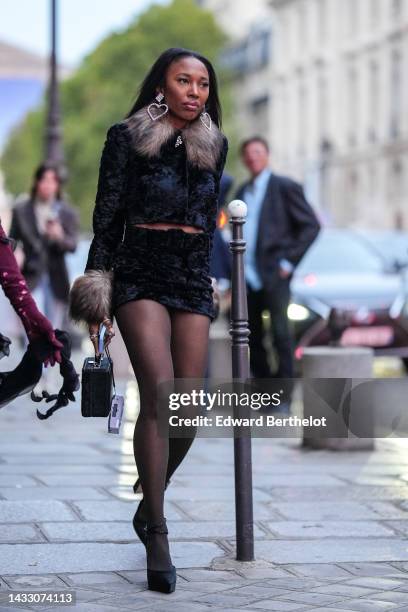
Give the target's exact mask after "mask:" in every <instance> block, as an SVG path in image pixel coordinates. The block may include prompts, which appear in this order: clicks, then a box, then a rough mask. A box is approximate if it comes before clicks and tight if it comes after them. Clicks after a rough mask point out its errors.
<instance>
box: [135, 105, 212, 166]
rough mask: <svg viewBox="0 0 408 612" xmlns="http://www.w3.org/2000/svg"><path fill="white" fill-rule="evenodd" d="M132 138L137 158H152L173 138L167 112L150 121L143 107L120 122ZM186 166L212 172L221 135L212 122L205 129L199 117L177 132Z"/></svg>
mask: <svg viewBox="0 0 408 612" xmlns="http://www.w3.org/2000/svg"><path fill="white" fill-rule="evenodd" d="M124 123H126V124H127V126H128V128H129V131H130V133H131V136H132V140H133V145H134V147H135V149H136V151H137V152H138V153H139V154H140V155H145V156H147V157H155V156H158V155H159V153H160V149H161V147H162V146H163V145H164V144H165V143H166V142H167V141H168V140H170V138H172V137H174V136H175V133H176V131H177V128H175V127H174V126H173V125H172V123H171V122H170V120H169V117H168V113H167V114H166V115H164V116H163V117H161V118H160V119H157V120H156V121H152V119H151V118H150V116H149V114H148V112H147V106H145V107H143V108H141V109H140V110H138V111H137V112H136V113H134V114H133V115H131V116H130V117H128V118H127V119H125V120H124ZM181 134H182V139H183V142H184V144H185V147H186V153H187V159H188V161H189V162H190V164H192V165H194V166H197V167H198V168H201V169H203V170H215V168H216V164H217V161H218V158H219V156H220V153H221V150H222V146H223V138H224V136H223V134H222V132H220V130H219V129H218V127H217V126H216V125H215V123H214V122H212V125H211V130H208V129H207V128H206V127H205V126H204V125H203V123H202V121H201V120H200V118H197V119H195V120H194V121H191V122H190V123H189V124H188V125H187V126H186V127H185V128H183V129H182V130H181Z"/></svg>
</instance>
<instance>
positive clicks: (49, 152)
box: [45, 0, 67, 180]
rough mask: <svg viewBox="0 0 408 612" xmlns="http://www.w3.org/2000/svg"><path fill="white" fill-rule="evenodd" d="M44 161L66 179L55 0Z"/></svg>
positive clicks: (53, 0) (52, 17)
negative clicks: (58, 75)
mask: <svg viewBox="0 0 408 612" xmlns="http://www.w3.org/2000/svg"><path fill="white" fill-rule="evenodd" d="M45 159H46V162H47V163H51V164H53V165H55V166H57V168H58V170H59V173H60V176H61V179H62V180H65V179H66V175H67V172H66V167H65V161H64V151H63V148H62V129H61V112H60V101H59V91H58V77H57V0H51V53H50V73H49V84H48V113H47V124H46V131H45Z"/></svg>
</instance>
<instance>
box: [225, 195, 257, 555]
mask: <svg viewBox="0 0 408 612" xmlns="http://www.w3.org/2000/svg"><path fill="white" fill-rule="evenodd" d="M228 211H229V213H230V223H231V225H232V240H231V242H230V249H231V252H232V283H231V321H230V323H231V327H230V330H229V332H230V334H231V338H232V344H231V351H232V378H233V379H234V380H235V381H236V380H237V379H239V380H240V381H241V382H242V383H245V382H246V381H247V380H248V378H249V345H248V336H249V334H250V331H249V328H248V305H247V295H246V283H245V273H244V253H245V246H246V242H245V240H244V239H243V231H242V230H243V225H244V223H245V217H246V213H247V206H246V204H245V202H242V201H241V200H233V201H232V202H230V204H229V206H228ZM234 386H235V385H234ZM237 386H238V387H239V384H238V385H237ZM243 412H246V414H245V415H244V414H243ZM249 412H250V408H244V410H243V407H235V406H234V417H236V416H240V417H242V416H248V417H249V416H251V415H250V414H249ZM238 430H239V431H238ZM245 430H246V431H245ZM234 469H235V521H236V541H237V554H236V559H237V560H238V561H253V559H254V524H253V504H252V460H251V430H250V428H243V427H241V428H239V427H236V428H234Z"/></svg>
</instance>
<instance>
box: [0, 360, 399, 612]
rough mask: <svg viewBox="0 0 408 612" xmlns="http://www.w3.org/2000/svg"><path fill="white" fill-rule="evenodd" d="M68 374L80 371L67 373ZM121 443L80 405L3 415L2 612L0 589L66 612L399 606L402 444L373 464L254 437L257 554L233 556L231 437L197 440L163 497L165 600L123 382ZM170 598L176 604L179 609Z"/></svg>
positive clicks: (380, 452) (132, 403)
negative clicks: (135, 524) (154, 576)
mask: <svg viewBox="0 0 408 612" xmlns="http://www.w3.org/2000/svg"><path fill="white" fill-rule="evenodd" d="M77 365H79V364H78V363H77ZM122 389H123V390H124V391H125V393H126V397H127V408H126V416H127V421H126V422H125V425H124V427H122V432H121V435H120V436H115V435H112V434H108V433H107V431H106V427H107V421H106V420H105V419H84V418H82V417H81V416H80V407H79V401H77V403H76V404H70V406H69V407H66V408H64V409H61V410H60V411H59V412H57V413H56V414H55V415H53V416H52V417H51V419H50V420H49V421H39V420H38V419H37V417H36V416H35V408H36V405H35V404H33V403H32V402H31V401H30V400H29V399H27V398H24V399H23V400H19V401H17V402H15V403H14V404H12V405H9V406H7V407H6V408H3V409H2V410H1V411H0V524H1V529H0V583H1V588H0V594H1V593H3V595H1V598H0V611H3V610H16V609H24V610H29V609H33V610H54V609H55V605H54V606H51V605H50V604H48V605H45V604H37V605H34V604H33V605H31V607H30V606H28V605H27V604H20V607H18V606H17V605H15V604H13V605H11V604H9V603H8V598H7V596H6V593H5V591H10V590H14V591H16V590H22V591H31V592H32V591H35V590H38V589H40V590H41V591H42V592H44V590H47V591H50V590H54V591H61V590H64V589H69V588H71V589H73V590H75V592H76V597H77V604H76V605H75V606H66V605H65V606H64V608H63V609H64V610H76V611H78V612H82V611H83V612H85V611H86V612H113V611H114V610H148V611H149V612H155V611H160V612H167V611H169V612H170V611H171V612H200V611H204V610H206V611H208V610H209V609H210V610H224V611H226V612H229V611H232V610H234V611H236V610H241V609H242V610H246V611H248V612H251V611H252V612H260V611H262V610H281V611H291V612H292V611H303V610H305V611H306V610H327V611H331V612H336V611H337V612H339V611H342V610H343V611H345V610H356V611H365V610H369V611H370V612H371V611H373V610H374V611H376V610H400V611H402V610H408V542H407V537H406V536H407V533H408V501H407V500H408V482H407V481H408V452H407V450H408V443H407V442H408V441H407V442H406V441H405V440H394V441H393V440H378V441H377V450H376V451H375V452H373V453H367V452H355V453H346V454H344V453H335V452H334V453H333V452H328V451H310V450H302V449H300V447H299V444H300V441H299V440H298V439H281V440H279V439H273V440H272V439H254V440H253V472H254V518H255V538H256V542H255V556H256V561H254V562H250V563H244V562H237V561H236V560H235V558H234V557H235V540H234V538H235V510H234V480H233V441H232V440H231V439H212V438H211V439H210V438H197V439H196V441H195V442H194V444H193V447H192V449H191V451H190V453H189V455H188V457H187V458H186V460H185V461H184V463H183V464H182V466H181V467H180V469H179V470H178V471H177V473H176V474H175V475H174V476H173V478H172V482H171V485H170V487H169V488H168V489H167V491H166V506H165V515H166V517H167V519H168V527H169V538H170V547H171V553H172V559H173V563H174V564H175V565H176V567H177V569H178V581H177V588H176V591H175V593H173V594H171V595H162V594H160V593H155V592H151V591H148V590H147V584H146V572H145V552H144V547H143V545H142V544H141V543H140V541H139V540H138V539H137V537H136V535H135V534H134V532H133V529H132V526H131V518H132V516H133V513H134V510H135V507H136V504H137V498H136V497H135V495H134V494H133V492H132V484H133V482H134V480H135V478H136V471H135V466H134V459H133V453H132V435H133V424H134V420H135V416H136V386H135V383H133V382H130V383H128V384H127V385H125V384H124V383H123V384H122ZM176 602H177V603H176Z"/></svg>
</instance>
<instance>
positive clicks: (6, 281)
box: [0, 221, 63, 407]
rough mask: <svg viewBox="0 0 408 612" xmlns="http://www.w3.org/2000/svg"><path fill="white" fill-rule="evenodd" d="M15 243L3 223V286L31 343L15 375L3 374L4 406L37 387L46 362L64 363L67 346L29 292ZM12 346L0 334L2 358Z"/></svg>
mask: <svg viewBox="0 0 408 612" xmlns="http://www.w3.org/2000/svg"><path fill="white" fill-rule="evenodd" d="M11 242H12V241H11V240H10V239H9V238H8V237H7V236H6V233H5V232H4V229H3V227H2V225H1V221H0V284H1V286H2V288H3V291H4V293H5V294H6V297H7V298H8V299H9V301H10V303H11V305H12V306H13V308H14V310H15V311H16V313H17V315H18V316H19V318H20V320H21V323H22V324H23V326H24V329H25V332H26V334H27V338H28V340H29V343H30V344H29V349H28V351H27V352H26V354H25V355H24V358H23V360H22V361H21V363H20V364H19V366H18V367H17V368H16V369H15V370H13V372H3V373H0V407H1V406H2V405H4V404H5V403H8V402H9V401H11V400H12V399H14V398H15V397H17V396H18V395H21V394H22V393H27V392H28V391H30V390H31V389H32V388H33V387H34V385H35V383H36V382H37V381H38V378H39V377H40V376H41V370H42V363H44V365H51V366H53V365H55V363H56V362H58V363H61V348H62V347H63V345H62V344H61V342H59V341H58V340H57V338H56V336H55V332H54V330H53V328H52V325H51V323H50V322H49V320H48V319H47V318H46V317H45V316H44V315H43V314H41V312H40V311H39V310H38V308H37V306H36V303H35V301H34V300H33V298H32V296H31V294H30V291H29V290H28V287H27V284H26V281H25V279H24V277H23V275H22V274H21V272H20V269H19V267H18V264H17V261H16V259H15V257H14V253H13V250H12V248H11ZM10 343H11V342H10V340H9V339H8V338H7V337H6V336H3V335H2V334H1V333H0V359H1V358H2V357H4V356H7V355H9V352H10V351H9V345H10ZM37 377H38V378H37ZM35 379H37V380H35Z"/></svg>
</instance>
